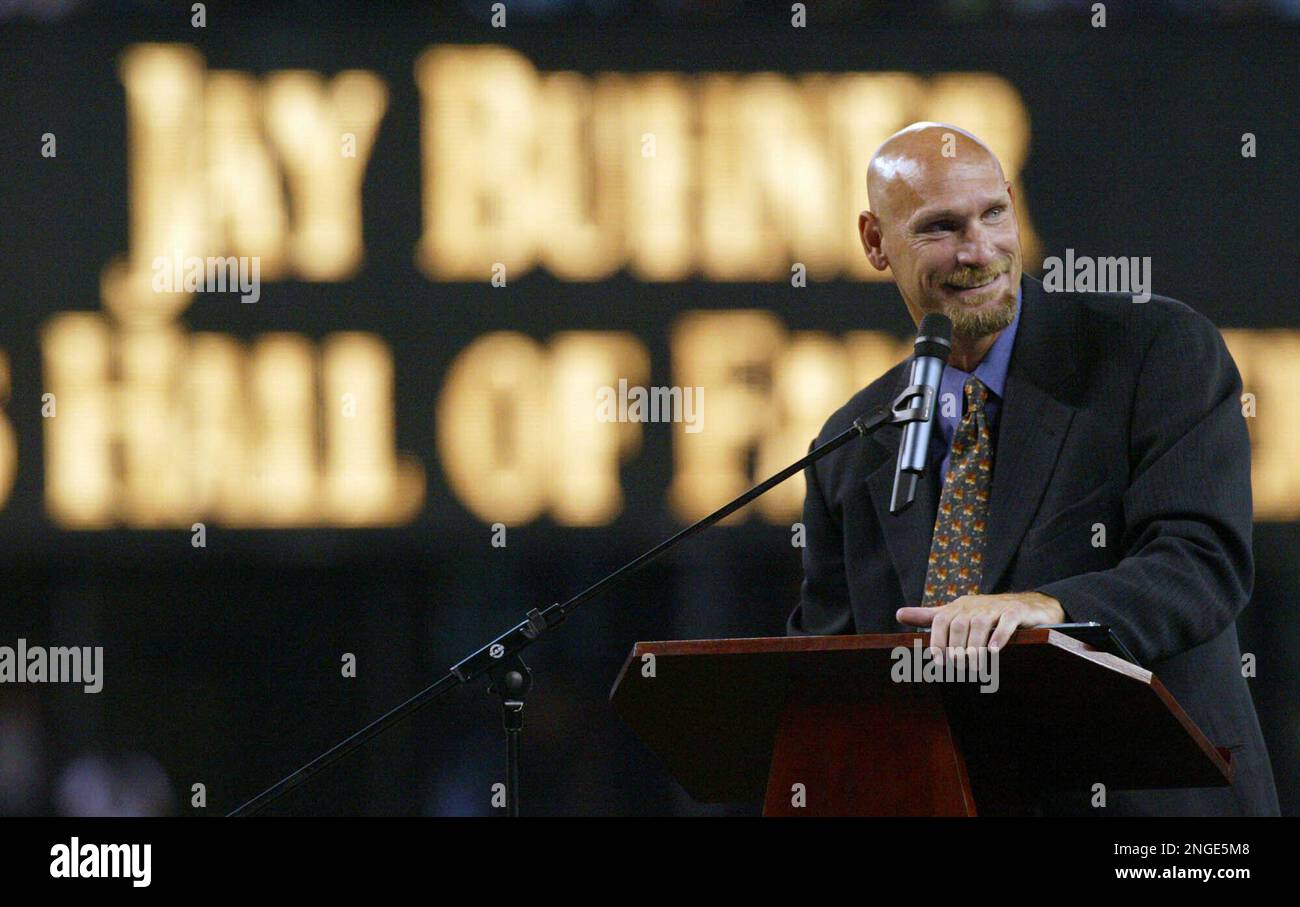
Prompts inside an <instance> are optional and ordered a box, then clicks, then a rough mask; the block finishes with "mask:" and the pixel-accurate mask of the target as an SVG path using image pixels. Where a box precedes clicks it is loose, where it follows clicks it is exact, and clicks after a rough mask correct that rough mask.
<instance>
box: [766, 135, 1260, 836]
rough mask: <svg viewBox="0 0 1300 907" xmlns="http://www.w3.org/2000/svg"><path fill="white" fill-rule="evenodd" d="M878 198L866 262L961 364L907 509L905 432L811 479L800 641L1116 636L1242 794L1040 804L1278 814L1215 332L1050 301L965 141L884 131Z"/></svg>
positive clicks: (1114, 810) (1188, 318)
mask: <svg viewBox="0 0 1300 907" xmlns="http://www.w3.org/2000/svg"><path fill="white" fill-rule="evenodd" d="M867 190H868V204H869V205H870V207H871V210H869V211H864V212H862V214H861V215H860V217H859V219H858V227H859V232H860V234H861V237H862V246H863V249H864V250H865V251H866V255H867V258H868V260H870V262H871V264H872V265H873V266H874V267H875V268H877V269H878V270H882V271H883V270H885V269H886V268H888V269H889V270H890V273H891V275H892V277H893V279H894V282H895V283H896V284H897V286H898V290H899V293H900V294H901V295H902V297H903V303H904V305H906V306H907V310H908V313H909V314H910V315H911V317H912V320H913V321H915V322H916V323H917V324H918V325H919V324H920V321H921V319H922V318H923V317H924V316H925V315H927V314H929V313H931V312H942V313H943V314H945V315H947V316H948V317H949V318H950V319H951V320H952V323H953V346H952V356H951V358H950V360H949V364H948V368H947V370H946V371H945V373H944V377H943V383H942V386H941V388H940V397H939V407H938V410H939V411H938V413H937V420H938V421H937V425H936V429H937V430H936V431H935V432H933V435H932V447H931V451H930V464H931V465H930V468H929V469H928V470H927V476H926V480H923V481H922V482H921V483H920V486H919V487H918V491H917V496H916V500H915V502H914V504H913V505H912V506H911V507H910V508H909V509H907V510H905V511H904V512H903V513H901V514H898V515H892V514H890V513H889V499H890V491H891V488H892V484H893V470H894V462H895V458H896V455H897V451H898V445H899V442H900V438H901V434H902V432H901V430H900V429H899V428H898V427H897V426H892V427H886V428H885V429H882V430H881V431H879V432H877V433H876V434H874V435H873V436H872V438H871V439H870V440H869V441H867V442H866V444H865V451H866V452H865V453H864V447H863V446H860V445H849V446H846V447H843V448H841V449H839V450H837V451H835V452H834V453H832V454H830V455H829V456H827V457H825V458H823V459H822V460H821V461H819V462H818V463H817V464H815V465H814V466H812V467H810V468H809V469H808V470H807V472H806V479H807V496H806V499H805V502H804V516H803V522H804V526H805V530H806V542H807V547H806V548H805V549H804V553H803V563H804V582H803V587H802V592H801V595H800V601H799V605H798V607H797V608H796V609H795V611H794V613H793V614H792V615H791V617H790V621H789V626H788V631H789V632H790V633H791V634H793V635H804V634H810V635H832V634H840V633H891V632H897V631H899V630H903V629H913V628H918V627H929V628H930V630H931V641H932V644H933V645H934V646H937V647H940V648H944V647H948V646H953V647H965V646H976V647H981V646H990V647H999V646H1001V645H1004V644H1005V643H1006V642H1007V640H1008V639H1009V638H1010V636H1011V634H1012V633H1013V632H1014V631H1015V630H1016V628H1018V627H1033V626H1041V625H1043V624H1052V623H1062V622H1067V621H1097V622H1099V623H1102V624H1106V625H1108V626H1110V627H1111V628H1112V629H1113V630H1114V632H1115V634H1116V635H1117V636H1118V637H1119V638H1120V640H1121V641H1122V642H1124V643H1125V644H1126V645H1127V647H1128V648H1129V650H1130V651H1132V652H1133V653H1134V655H1135V657H1136V658H1137V659H1138V660H1139V661H1140V662H1141V663H1142V665H1143V666H1144V667H1147V668H1149V669H1150V670H1152V671H1154V672H1155V673H1156V674H1157V675H1158V676H1159V677H1160V679H1161V681H1162V682H1163V683H1164V684H1165V686H1166V687H1168V688H1169V690H1170V692H1172V693H1173V695H1174V696H1175V697H1176V698H1177V699H1178V701H1179V703H1180V704H1181V705H1182V706H1183V708H1185V709H1186V710H1187V712H1188V713H1189V714H1190V716H1191V717H1192V719H1193V720H1195V721H1196V723H1197V725H1199V726H1200V728H1201V729H1202V730H1203V731H1204V732H1205V733H1206V735H1207V736H1208V737H1209V738H1210V739H1211V741H1212V742H1213V743H1214V744H1215V745H1218V746H1226V747H1228V748H1229V749H1230V750H1231V751H1232V754H1233V762H1234V765H1235V777H1234V781H1233V784H1232V785H1231V787H1222V788H1203V789H1183V790H1166V791H1134V792H1119V791H1109V792H1108V795H1107V798H1106V805H1105V806H1104V807H1098V806H1094V805H1092V804H1093V799H1092V798H1091V797H1090V794H1091V793H1092V792H1091V790H1083V789H1081V790H1077V791H1059V792H1053V793H1052V794H1050V795H1047V796H1044V797H1043V798H1042V799H1041V800H1040V802H1037V803H1034V804H1032V805H1031V808H1030V811H1031V812H1039V813H1045V814H1053V813H1065V814H1070V813H1091V814H1109V815H1117V814H1127V815H1132V814H1146V815H1276V814H1277V813H1278V801H1277V793H1276V791H1275V788H1274V783H1273V774H1272V768H1271V765H1270V763H1269V757H1268V751H1267V749H1266V748H1265V745H1264V741H1263V737H1262V735H1261V733H1260V728H1259V721H1258V719H1257V717H1256V715H1255V708H1254V704H1253V702H1252V700H1251V696H1250V691H1249V689H1248V688H1247V685H1246V681H1245V679H1244V678H1243V677H1242V672H1241V650H1240V647H1239V645H1238V642H1237V632H1236V625H1235V619H1236V617H1237V615H1238V614H1239V613H1240V612H1241V610H1242V608H1244V607H1245V605H1246V603H1247V601H1248V600H1249V598H1250V593H1251V587H1252V583H1253V578H1254V564H1253V560H1252V553H1251V496H1250V447H1249V442H1248V439H1247V435H1246V427H1245V423H1244V420H1243V418H1242V415H1241V412H1240V409H1239V405H1240V404H1239V400H1240V396H1241V379H1240V377H1239V376H1238V373H1237V369H1236V367H1235V365H1234V364H1233V362H1232V359H1231V357H1230V356H1229V355H1228V351H1227V349H1226V347H1225V346H1224V344H1223V340H1222V338H1221V337H1220V335H1219V332H1218V331H1217V330H1216V329H1215V327H1214V326H1213V325H1212V324H1210V322H1209V321H1207V320H1206V319H1205V318H1203V317H1202V316H1201V315H1199V314H1197V313H1196V312H1194V311H1193V310H1192V309H1190V308H1188V307H1187V306H1185V305H1183V304H1182V303H1180V302H1177V301H1175V300H1172V299H1168V298H1164V297H1160V296H1152V297H1151V298H1150V301H1148V302H1145V303H1135V302H1134V301H1133V297H1132V296H1127V295H1119V294H1104V293H1050V294H1049V293H1047V292H1046V291H1045V290H1044V288H1043V285H1042V284H1041V283H1040V282H1039V281H1037V280H1034V279H1033V278H1032V277H1029V276H1027V275H1024V274H1022V273H1021V256H1020V237H1019V224H1018V221H1017V218H1016V199H1015V195H1014V193H1013V191H1012V187H1011V184H1010V183H1009V182H1008V181H1007V179H1006V177H1005V175H1004V174H1003V172H1002V167H1001V165H1000V164H999V162H998V160H997V158H996V157H995V156H994V155H993V153H992V152H991V151H990V150H989V149H988V147H987V146H985V145H984V143H983V142H981V141H980V140H979V139H978V138H976V137H975V136H973V135H971V134H970V133H968V132H966V131H964V130H962V129H959V128H957V127H955V126H948V125H944V124H940V123H917V124H914V125H912V126H909V127H907V128H906V129H903V130H902V131H900V132H898V133H896V134H895V135H893V136H891V137H890V138H889V139H888V140H887V141H885V143H884V144H883V145H881V146H880V148H879V149H878V150H877V152H876V154H875V155H874V157H873V158H872V159H871V162H870V165H869V167H868V172H867ZM906 368H907V363H906V362H904V363H900V364H899V365H898V366H896V367H895V368H893V369H891V370H890V371H889V372H887V373H885V374H884V375H883V376H881V377H880V378H879V379H878V380H877V381H875V382H874V383H873V384H871V385H870V386H869V387H867V388H865V389H864V390H862V391H860V392H859V393H858V394H856V395H855V396H854V397H853V398H852V399H851V400H850V401H849V402H848V403H847V404H846V405H845V406H844V407H843V408H842V409H841V410H839V411H838V412H836V413H835V414H834V415H833V416H832V417H831V418H830V419H829V420H828V421H827V423H826V425H825V427H824V428H823V429H822V433H821V435H820V436H819V437H818V439H817V443H821V442H823V441H825V440H828V439H829V438H831V437H833V436H835V435H837V434H839V433H840V432H842V431H844V430H845V429H846V428H848V427H849V426H850V425H851V424H852V421H853V420H854V419H855V418H856V417H858V416H861V415H863V414H864V413H871V412H874V411H876V410H878V409H879V408H881V407H887V406H888V405H889V404H890V403H891V401H892V400H894V399H895V397H896V396H897V395H898V394H899V393H900V392H901V391H902V390H903V388H904V387H905V386H906V384H907V378H908V373H907V371H906ZM1134 744H1135V745H1141V741H1140V740H1138V741H1134ZM1085 780H1086V782H1087V784H1088V785H1089V787H1090V786H1091V784H1093V783H1102V784H1105V780H1106V779H1104V778H1098V779H1085Z"/></svg>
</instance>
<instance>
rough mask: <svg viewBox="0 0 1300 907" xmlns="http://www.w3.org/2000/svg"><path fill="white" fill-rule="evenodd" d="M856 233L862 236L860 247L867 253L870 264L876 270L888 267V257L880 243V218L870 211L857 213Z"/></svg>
mask: <svg viewBox="0 0 1300 907" xmlns="http://www.w3.org/2000/svg"><path fill="white" fill-rule="evenodd" d="M858 235H859V236H861V237H862V249H863V251H864V252H866V253H867V261H869V262H871V266H872V267H873V268H875V269H876V270H877V271H883V270H885V269H886V268H888V267H889V259H888V258H887V257H886V256H885V249H884V246H882V245H881V241H882V239H881V236H880V219H879V218H878V217H876V215H874V214H872V213H871V212H870V211H863V212H862V213H861V214H859V215H858Z"/></svg>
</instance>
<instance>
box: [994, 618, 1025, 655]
mask: <svg viewBox="0 0 1300 907" xmlns="http://www.w3.org/2000/svg"><path fill="white" fill-rule="evenodd" d="M1019 626H1020V615H1019V614H1017V613H1015V612H1013V611H1003V612H1002V616H1001V617H1000V618H998V625H997V626H996V627H995V628H994V629H993V636H992V638H990V639H989V648H990V649H1000V648H1002V647H1003V646H1005V645H1006V644H1007V643H1009V642H1010V641H1011V634H1012V633H1015V632H1016V628H1017V627H1019Z"/></svg>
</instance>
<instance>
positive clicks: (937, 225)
mask: <svg viewBox="0 0 1300 907" xmlns="http://www.w3.org/2000/svg"><path fill="white" fill-rule="evenodd" d="M951 229H952V223H951V222H950V221H946V220H937V221H935V222H934V223H932V224H926V225H925V227H924V228H923V229H922V232H923V233H934V232H935V231H936V230H951Z"/></svg>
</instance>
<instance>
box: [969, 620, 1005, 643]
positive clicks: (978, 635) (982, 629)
mask: <svg viewBox="0 0 1300 907" xmlns="http://www.w3.org/2000/svg"><path fill="white" fill-rule="evenodd" d="M997 619H998V615H996V614H988V613H980V614H976V615H975V616H974V617H972V618H971V619H970V635H968V636H967V637H966V645H967V646H973V647H974V648H977V649H980V648H983V647H984V646H987V645H988V644H989V632H990V631H991V630H992V629H993V624H994V623H995V622H996V621H997Z"/></svg>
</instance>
